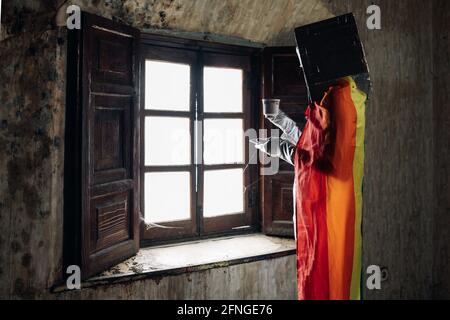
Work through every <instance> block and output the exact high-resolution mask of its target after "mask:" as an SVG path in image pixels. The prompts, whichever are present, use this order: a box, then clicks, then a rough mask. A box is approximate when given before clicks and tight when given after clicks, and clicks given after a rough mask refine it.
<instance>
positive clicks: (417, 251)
mask: <svg viewBox="0 0 450 320" xmlns="http://www.w3.org/2000/svg"><path fill="white" fill-rule="evenodd" d="M72 2H75V3H78V4H80V5H81V7H82V8H83V9H85V10H88V11H90V12H93V13H97V14H100V15H104V16H106V17H109V18H114V19H117V20H120V21H124V22H125V23H130V24H133V25H135V26H137V27H139V28H142V29H154V28H162V29H169V28H170V29H175V30H183V31H191V32H210V33H212V34H219V35H224V36H232V37H240V38H244V39H248V40H252V41H257V42H265V43H268V44H277V45H291V44H293V42H292V41H293V40H292V32H291V30H292V28H293V27H295V26H297V25H301V24H304V23H308V22H312V21H316V20H321V19H325V18H328V17H331V16H334V15H338V14H342V13H346V12H350V11H353V12H354V14H355V16H356V18H357V21H358V23H359V27H360V33H361V37H362V40H363V42H364V44H365V47H366V51H367V56H368V60H369V64H370V68H371V75H372V78H373V81H374V93H373V96H372V98H371V100H370V102H369V103H368V104H367V127H366V135H367V137H366V162H365V165H366V167H365V178H364V179H365V180H364V226H363V233H364V249H363V256H364V265H365V266H368V265H371V264H376V265H380V266H385V267H387V268H388V271H389V279H388V280H387V281H386V282H383V285H382V290H377V291H368V290H366V291H365V297H366V298H368V299H379V298H431V297H433V296H438V297H447V298H448V297H449V296H450V294H449V285H450V283H449V279H448V271H447V270H446V268H447V263H448V257H449V251H448V243H449V242H450V239H449V232H448V223H445V221H448V208H449V205H448V150H449V148H448V141H449V140H448V138H449V137H448V130H447V128H448V108H447V104H446V101H447V100H448V99H447V98H448V92H449V90H448V84H446V80H447V79H448V61H449V59H448V38H446V36H445V38H444V34H443V32H442V30H448V25H447V24H448V22H447V21H448V20H449V19H448V17H447V16H445V15H444V12H445V10H443V9H441V6H446V7H447V8H448V4H447V3H446V2H447V1H445V0H443V1H440V0H436V1H433V2H431V1H422V0H401V1H391V0H379V1H365V0H363V1H361V0H336V1H328V0H327V1H325V0H317V1H313V0H302V1H294V0H276V1H275V0H261V1H259V0H258V1H251V0H245V1H237V0H236V1H234V0H233V1H219V0H210V1H202V0H197V1H189V2H188V1H182V0H174V1H164V0H160V1H145V0H133V1H131V0H128V1H116V0H110V1H106V0H105V1H87V0H86V1H84V0H79V1H72ZM206 2H208V4H206ZM372 2H374V3H375V4H378V5H379V6H380V7H381V14H382V29H381V30H375V31H371V30H368V29H367V28H366V27H365V20H366V18H367V15H366V13H365V12H366V8H367V6H368V5H370V4H372ZM56 9H57V8H56V7H55V6H54V5H53V1H37V0H27V1H6V2H5V1H3V8H2V15H3V16H2V30H1V33H0V39H2V42H1V46H0V61H1V63H2V67H1V68H0V79H1V86H0V147H1V148H0V150H2V157H0V195H1V196H0V219H1V223H0V297H12V298H35V297H48V295H47V291H46V288H48V287H50V286H51V285H53V284H54V282H55V280H56V279H57V278H58V276H59V275H60V272H61V257H62V233H61V230H62V177H63V169H64V166H63V149H64V143H63V137H64V107H65V102H64V101H65V90H64V85H65V48H66V32H65V29H64V28H57V27H55V26H54V15H55V13H56ZM432 9H433V10H432ZM446 11H447V12H448V9H447V10H446ZM447 15H448V14H447ZM433 31H434V32H433ZM432 35H434V37H432ZM444 41H447V42H446V44H444ZM433 75H434V76H435V77H434V78H433ZM432 79H434V80H432ZM445 113H447V116H446V117H442V116H441V115H443V114H445ZM433 115H434V116H433ZM433 168H436V170H433ZM434 191H442V192H440V193H438V192H434ZM446 219H447V220H446ZM433 248H434V250H433ZM123 290H127V288H126V287H124V288H123ZM118 292H120V290H119V291H118ZM124 292H125V291H124ZM95 296H96V295H95V291H94V292H91V295H90V297H93V298H94V297H95ZM124 296H126V295H124ZM127 297H131V296H130V295H128V296H127Z"/></svg>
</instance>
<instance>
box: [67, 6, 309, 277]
mask: <svg viewBox="0 0 450 320" xmlns="http://www.w3.org/2000/svg"><path fill="white" fill-rule="evenodd" d="M82 15H83V18H82V23H83V26H82V28H81V29H79V30H78V29H77V30H70V31H69V33H68V47H67V53H68V57H67V59H68V63H67V75H68V77H67V94H66V99H67V100H66V127H65V134H66V136H65V148H64V150H65V156H64V166H65V170H64V172H65V173H64V232H63V233H64V259H63V260H64V261H63V264H64V267H67V266H69V265H74V264H75V265H79V266H80V267H81V269H82V278H83V279H84V278H88V277H90V276H92V275H95V274H97V273H99V272H101V271H104V270H105V269H106V268H108V267H111V266H113V265H115V264H117V263H118V262H120V261H123V260H124V259H126V258H128V257H131V256H133V255H134V254H136V252H137V251H138V250H139V248H140V246H141V245H142V244H143V245H147V244H156V243H158V242H166V241H179V240H185V239H195V238H199V237H209V236H216V235H223V234H226V235H229V234H232V233H240V232H246V231H252V230H255V231H259V230H260V229H261V228H260V226H261V224H262V231H263V232H265V233H267V234H271V235H290V234H292V233H293V232H292V231H293V228H292V220H291V218H292V205H291V204H292V176H293V175H292V174H289V170H291V169H292V168H289V169H288V170H287V169H286V168H283V166H281V167H280V169H281V170H280V174H279V175H275V176H272V177H271V176H265V177H258V171H257V169H258V168H257V166H256V165H250V166H249V165H248V162H249V159H248V157H249V150H248V148H249V145H248V143H247V141H245V140H244V134H243V133H244V132H245V131H246V130H247V129H249V128H253V129H257V128H260V127H262V128H266V127H267V123H265V122H264V121H263V120H262V119H259V116H260V114H259V112H258V110H259V108H260V94H259V92H260V90H261V91H263V96H264V97H266V98H281V99H282V101H283V110H284V111H285V112H287V113H288V114H289V115H290V116H291V117H293V118H294V119H295V117H297V119H300V118H301V117H303V110H301V108H299V107H298V106H299V105H300V106H302V105H306V104H305V103H304V100H305V97H306V94H304V93H305V92H306V91H305V89H304V83H303V82H299V79H300V80H301V79H303V77H298V72H299V71H300V70H299V69H298V63H297V58H296V55H295V50H294V48H271V49H270V50H268V49H269V48H266V49H264V50H263V52H266V54H263V55H261V53H263V52H262V51H261V50H260V49H254V48H248V47H241V46H231V45H221V44H211V43H207V42H203V41H192V40H183V39H179V38H170V37H163V36H157V35H147V34H141V33H140V31H139V30H137V29H135V28H132V27H130V26H125V25H123V24H121V23H119V22H115V21H111V20H108V19H105V18H102V17H98V16H95V15H92V14H89V13H86V12H83V13H82ZM260 67H261V69H262V71H263V74H262V75H261V74H260V72H259V68H260ZM300 72H301V71H300ZM280 80H281V81H280ZM260 84H262V85H261V86H260ZM280 89H281V90H280ZM259 186H260V187H261V189H260V190H258V188H259ZM258 191H261V193H260V194H259V193H258ZM260 200H261V202H260V203H259V201H260ZM258 205H259V206H260V212H261V214H260V215H261V217H259V216H257V214H258V213H257V207H258ZM260 218H262V221H261V219H260Z"/></svg>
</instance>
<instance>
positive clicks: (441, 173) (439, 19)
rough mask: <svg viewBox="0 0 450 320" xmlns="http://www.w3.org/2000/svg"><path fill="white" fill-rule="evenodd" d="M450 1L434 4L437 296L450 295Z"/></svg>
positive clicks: (434, 283) (435, 287) (435, 267)
mask: <svg viewBox="0 0 450 320" xmlns="http://www.w3.org/2000/svg"><path fill="white" fill-rule="evenodd" d="M449 32H450V2H449V1H445V0H439V1H436V2H435V3H434V4H433V51H434V56H433V76H434V81H433V105H434V137H435V142H434V143H435V152H434V182H435V183H434V186H435V190H434V192H435V197H436V198H435V202H434V203H435V209H434V210H435V220H434V233H433V235H434V250H433V252H434V264H433V285H434V287H433V297H434V298H436V299H443V298H446V299H448V298H449V296H450V272H449V271H448V264H449V261H450V197H449V195H450V130H449V128H450V108H449V101H450V83H449V79H450V45H449V44H450V39H449Z"/></svg>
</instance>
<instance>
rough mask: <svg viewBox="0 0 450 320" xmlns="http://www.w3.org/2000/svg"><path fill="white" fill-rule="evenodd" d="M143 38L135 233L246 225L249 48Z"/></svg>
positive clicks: (250, 225)
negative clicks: (138, 219)
mask: <svg viewBox="0 0 450 320" xmlns="http://www.w3.org/2000/svg"><path fill="white" fill-rule="evenodd" d="M146 39H147V41H145V40H144V45H143V48H142V55H141V71H142V73H143V74H142V75H141V109H140V110H141V111H140V119H141V211H142V215H143V219H142V230H143V232H142V233H141V237H142V239H143V240H144V242H145V241H148V242H149V243H157V242H161V241H165V240H174V239H175V240H176V239H192V238H196V237H202V236H210V235H217V234H230V233H237V232H242V231H246V230H253V229H254V227H255V217H254V215H255V208H254V207H255V202H254V201H251V200H252V198H253V197H254V194H253V193H255V192H256V189H255V187H254V186H253V185H252V182H253V181H254V180H255V176H256V173H255V169H256V168H254V167H256V166H247V163H248V144H247V143H246V141H245V135H244V133H245V131H246V130H247V129H249V128H254V127H255V126H254V125H252V123H253V119H252V111H251V110H252V106H253V102H254V100H252V97H253V98H255V96H256V95H257V92H256V90H254V89H255V88H252V87H251V79H252V78H253V74H252V72H254V70H253V69H252V55H251V50H249V49H245V50H239V48H237V47H231V46H230V48H232V50H231V49H228V48H225V49H224V48H222V47H220V49H216V48H215V47H214V45H212V46H209V45H208V46H206V47H204V46H198V45H197V46H196V47H194V48H193V47H188V46H186V45H180V44H177V45H174V43H171V42H170V41H169V42H167V41H165V42H164V43H160V42H158V43H157V44H155V41H153V40H154V39H153V38H152V37H150V36H147V37H146ZM255 87H256V86H255ZM255 116H256V114H255V112H253V117H254V118H255ZM248 186H249V187H248ZM247 187H248V188H247ZM249 199H250V201H249Z"/></svg>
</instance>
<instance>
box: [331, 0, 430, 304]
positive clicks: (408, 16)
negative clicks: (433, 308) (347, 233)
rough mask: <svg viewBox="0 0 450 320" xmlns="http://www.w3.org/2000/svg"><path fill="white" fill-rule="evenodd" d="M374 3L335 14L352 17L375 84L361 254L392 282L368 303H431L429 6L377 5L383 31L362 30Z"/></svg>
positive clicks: (354, 4) (349, 4) (350, 5)
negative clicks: (400, 300)
mask: <svg viewBox="0 0 450 320" xmlns="http://www.w3.org/2000/svg"><path fill="white" fill-rule="evenodd" d="M372 2H373V1H358V0H353V1H339V2H337V1H336V2H333V3H336V7H335V8H332V11H333V13H335V14H339V13H343V12H347V11H354V13H355V15H356V18H357V20H358V21H359V26H360V32H361V37H362V40H363V42H364V44H365V47H366V52H367V58H368V62H369V66H370V73H371V76H372V78H373V87H374V93H373V96H372V98H371V101H370V102H369V103H368V104H367V111H366V112H367V113H366V119H367V122H366V160H365V175H364V194H363V197H364V199H363V200H364V209H363V210H364V211H363V213H364V216H363V237H364V238H363V241H364V242H363V255H364V266H365V267H367V266H368V265H371V264H375V265H380V266H384V267H387V268H388V272H389V279H388V280H387V281H386V282H383V284H382V289H381V290H374V291H370V290H366V291H365V297H366V298H369V299H383V298H387V299H389V298H415V299H423V298H430V297H431V292H432V281H431V277H432V274H431V266H432V263H433V253H432V248H433V243H432V231H433V228H432V226H433V225H432V222H433V188H432V186H433V184H432V182H433V174H432V171H433V170H432V168H433V165H434V163H433V123H432V115H433V105H432V82H431V79H432V59H431V56H432V42H431V33H432V30H431V1H375V3H376V4H378V5H379V6H380V8H381V15H382V16H381V18H382V29H381V30H378V31H371V30H368V29H367V28H366V26H365V18H366V17H367V15H366V12H365V10H366V8H367V6H368V5H370V4H371V3H372ZM337 3H339V5H337ZM361 3H365V5H361ZM355 9H356V10H355Z"/></svg>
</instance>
